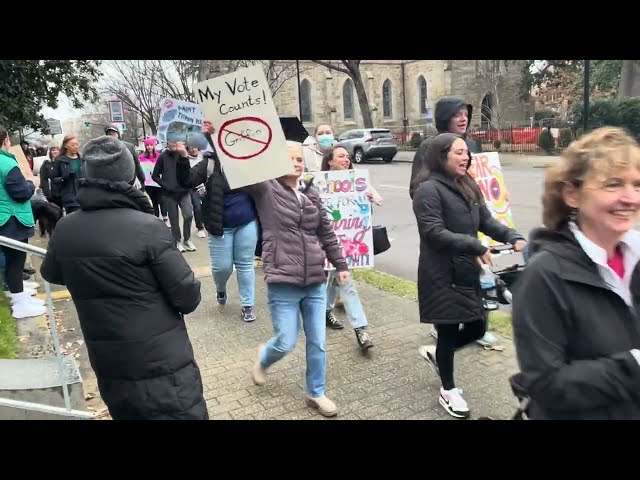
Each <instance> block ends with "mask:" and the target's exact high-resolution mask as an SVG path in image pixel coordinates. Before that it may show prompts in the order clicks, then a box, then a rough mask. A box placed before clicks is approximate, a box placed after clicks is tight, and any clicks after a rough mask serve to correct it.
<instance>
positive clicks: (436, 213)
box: [413, 133, 525, 418]
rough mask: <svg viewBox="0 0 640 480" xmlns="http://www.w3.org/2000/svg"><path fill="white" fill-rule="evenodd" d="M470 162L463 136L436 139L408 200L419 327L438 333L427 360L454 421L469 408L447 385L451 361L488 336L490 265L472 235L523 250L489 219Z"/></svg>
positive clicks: (451, 383) (518, 238)
mask: <svg viewBox="0 0 640 480" xmlns="http://www.w3.org/2000/svg"><path fill="white" fill-rule="evenodd" d="M470 158H471V157H470V155H469V148H468V146H467V144H466V143H465V141H464V139H463V138H462V137H461V136H459V135H456V134H452V133H442V134H440V135H438V136H436V137H435V139H434V140H433V143H432V144H431V146H430V147H429V150H428V151H427V155H426V161H425V165H424V168H423V169H422V171H421V172H419V173H418V175H417V176H416V178H415V185H414V188H415V194H414V196H413V211H414V213H415V215H416V219H417V222H418V230H419V232H420V259H419V263H418V299H419V303H420V321H421V322H423V323H433V324H434V325H435V327H436V330H437V332H438V340H437V348H435V347H433V346H431V347H427V354H426V358H427V360H428V361H429V362H430V364H431V365H432V367H433V368H434V370H436V371H438V372H439V374H440V379H441V381H442V388H441V389H440V404H441V405H442V406H443V407H444V408H445V409H446V410H447V412H448V413H449V414H450V415H452V416H454V417H457V418H467V417H468V416H469V408H468V406H467V403H466V402H465V400H464V399H463V398H462V395H461V393H460V390H459V389H457V388H456V387H455V383H454V380H453V359H454V354H455V351H456V350H457V349H459V348H462V347H464V346H465V345H467V344H469V343H471V342H473V341H475V340H478V339H479V338H482V336H483V335H484V333H485V328H486V325H485V321H484V317H483V311H482V300H481V296H480V280H479V278H480V265H479V262H478V257H480V258H481V260H482V262H483V263H486V264H490V262H491V260H490V253H489V251H488V249H487V247H485V246H483V245H482V243H480V241H479V240H478V232H482V233H484V234H486V235H488V236H490V237H491V238H492V239H494V240H498V241H501V242H508V243H513V244H514V245H515V248H516V249H517V250H519V249H522V248H523V247H524V245H525V242H524V240H523V239H522V237H521V236H520V235H519V234H518V233H516V232H515V231H514V230H512V229H510V228H508V227H506V226H504V225H502V224H501V223H499V222H498V221H497V220H495V219H494V218H492V217H491V213H490V212H489V210H488V209H487V207H486V204H485V200H484V197H483V196H482V192H481V191H480V188H479V187H478V185H477V184H476V183H475V181H474V180H473V179H472V178H471V176H470V175H469V173H468V172H467V168H468V167H469V164H470ZM460 325H462V328H460Z"/></svg>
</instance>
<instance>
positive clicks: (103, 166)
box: [82, 135, 135, 182]
mask: <svg viewBox="0 0 640 480" xmlns="http://www.w3.org/2000/svg"><path fill="white" fill-rule="evenodd" d="M82 158H83V159H84V160H85V170H86V172H87V177H89V178H102V179H104V180H111V181H112V182H130V181H131V180H133V177H134V175H135V166H134V163H133V157H132V156H131V153H129V150H127V147H126V146H125V144H124V143H122V142H121V141H120V140H119V139H117V138H114V137H110V136H108V135H104V136H102V137H98V138H94V139H93V140H89V141H88V142H87V144H86V145H85V146H84V149H83V151H82Z"/></svg>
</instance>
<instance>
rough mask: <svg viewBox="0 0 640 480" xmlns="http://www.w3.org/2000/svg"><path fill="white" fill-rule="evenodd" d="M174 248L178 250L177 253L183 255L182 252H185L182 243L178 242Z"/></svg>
mask: <svg viewBox="0 0 640 480" xmlns="http://www.w3.org/2000/svg"><path fill="white" fill-rule="evenodd" d="M176 248H177V249H178V251H179V252H180V253H184V252H185V251H186V250H185V248H184V245H182V242H178V243H177V244H176Z"/></svg>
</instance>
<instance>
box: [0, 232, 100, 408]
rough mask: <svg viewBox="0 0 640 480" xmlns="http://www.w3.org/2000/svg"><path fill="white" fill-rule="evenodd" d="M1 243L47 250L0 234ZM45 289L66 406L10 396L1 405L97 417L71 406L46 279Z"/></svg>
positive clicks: (36, 252)
mask: <svg viewBox="0 0 640 480" xmlns="http://www.w3.org/2000/svg"><path fill="white" fill-rule="evenodd" d="M0 245H1V246H4V247H9V248H12V249H14V250H20V251H21V252H26V253H30V254H32V255H36V256H38V257H44V256H45V254H46V253H47V251H46V250H45V249H43V248H40V247H36V246H34V245H29V244H28V243H23V242H18V241H16V240H12V239H11V238H7V237H3V236H0ZM43 281H44V289H45V293H46V304H47V311H48V312H47V313H48V315H49V330H50V334H51V340H52V342H53V349H54V353H55V357H56V361H57V363H58V369H59V372H60V385H61V386H62V395H63V398H64V408H62V407H55V406H53V405H45V404H41V403H33V402H25V401H20V400H13V399H9V398H0V406H3V407H11V408H19V409H23V410H31V411H35V412H42V413H50V414H54V415H62V416H67V417H73V418H77V419H85V420H87V419H96V418H97V414H95V413H91V412H85V411H82V410H74V409H72V408H71V399H70V397H69V384H68V383H67V378H66V375H65V365H64V356H63V354H62V349H61V348H60V337H59V335H58V328H57V326H56V317H55V313H54V310H53V299H52V298H51V285H50V284H49V282H47V281H46V280H44V279H43Z"/></svg>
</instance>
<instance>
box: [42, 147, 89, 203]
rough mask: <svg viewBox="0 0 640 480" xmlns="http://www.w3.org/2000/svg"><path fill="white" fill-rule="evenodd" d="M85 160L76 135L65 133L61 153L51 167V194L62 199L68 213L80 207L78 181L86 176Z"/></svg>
mask: <svg viewBox="0 0 640 480" xmlns="http://www.w3.org/2000/svg"><path fill="white" fill-rule="evenodd" d="M84 176H85V174H84V161H83V159H82V157H81V156H80V142H79V141H78V138H77V137H76V136H74V135H65V137H64V139H63V140H62V146H61V147H60V153H59V154H58V157H57V158H56V160H55V162H54V163H53V167H52V168H51V177H50V178H51V195H52V196H53V197H54V198H56V197H58V198H60V199H61V203H62V206H63V207H64V209H65V211H66V212H67V214H69V213H73V212H75V211H76V210H78V209H79V208H80V205H79V204H78V202H77V201H76V195H77V193H78V182H79V181H80V180H81V179H82V178H84Z"/></svg>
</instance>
